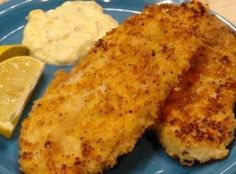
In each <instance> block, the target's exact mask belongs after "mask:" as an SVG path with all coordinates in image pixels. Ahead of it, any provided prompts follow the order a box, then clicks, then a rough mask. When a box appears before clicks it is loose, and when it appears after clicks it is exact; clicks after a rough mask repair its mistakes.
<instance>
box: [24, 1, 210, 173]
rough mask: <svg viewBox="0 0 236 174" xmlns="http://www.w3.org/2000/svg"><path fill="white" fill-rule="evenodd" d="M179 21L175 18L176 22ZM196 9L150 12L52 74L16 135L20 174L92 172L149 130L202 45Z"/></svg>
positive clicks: (202, 13) (201, 13)
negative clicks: (68, 68) (67, 68)
mask: <svg viewBox="0 0 236 174" xmlns="http://www.w3.org/2000/svg"><path fill="white" fill-rule="evenodd" d="M180 15H181V18H179V16H180ZM206 17H207V10H206V9H205V8H203V6H202V5H201V4H198V3H196V7H194V6H193V5H192V4H189V5H182V6H175V5H162V6H157V5H152V6H148V7H146V8H145V10H144V12H143V13H142V14H140V15H136V16H133V17H130V18H129V19H127V20H126V21H125V22H124V24H122V25H121V26H119V27H118V28H116V29H114V30H112V31H111V32H109V33H108V34H107V35H106V36H105V37H104V38H103V39H101V40H99V41H98V42H97V44H96V46H95V47H94V48H93V49H92V50H91V51H90V52H89V54H88V55H87V56H86V57H85V58H84V59H83V60H82V61H81V63H80V64H78V65H76V66H75V67H74V68H73V69H72V71H71V72H69V73H64V72H60V73H57V75H56V77H55V79H54V80H53V82H52V84H51V85H50V86H49V88H48V89H47V91H46V93H45V94H44V96H43V97H42V98H41V99H39V100H38V101H37V102H36V103H35V104H34V106H33V110H32V112H31V113H30V114H29V117H28V118H27V119H25V120H24V122H23V124H22V128H21V133H20V160H19V163H20V166H21V170H22V171H23V172H24V173H34V174H41V173H44V174H50V173H66V174H70V173H77V174H83V173H100V172H102V171H103V169H105V168H109V167H112V166H114V165H115V164H116V159H117V157H118V156H120V155H123V154H126V153H128V152H130V151H131V150H132V149H133V147H134V145H135V144H136V142H137V141H138V139H139V138H140V136H141V135H142V134H143V133H144V131H145V130H146V129H147V128H148V127H149V126H150V125H152V124H154V122H155V119H156V117H157V113H159V106H161V105H162V103H163V101H164V100H165V98H166V96H167V95H168V94H169V92H170V90H171V89H172V87H173V86H175V85H176V83H177V81H178V79H179V77H180V76H181V75H182V73H183V72H184V71H186V70H187V69H188V68H189V61H190V60H191V59H193V58H194V57H195V56H194V55H195V54H196V52H197V50H198V47H199V46H200V45H201V42H202V39H201V38H202V33H204V30H205V26H207V25H208V23H207V22H206V20H204V19H205V18H206Z"/></svg>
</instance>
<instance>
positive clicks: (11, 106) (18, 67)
mask: <svg viewBox="0 0 236 174" xmlns="http://www.w3.org/2000/svg"><path fill="white" fill-rule="evenodd" d="M43 69H44V63H42V62H41V61H39V60H37V59H34V58H31V57H29V56H19V57H14V58H10V59H8V60H6V61H3V62H1V63H0V134H2V135H4V136H6V137H8V138H10V137H11V135H12V133H13V130H14V128H15V126H16V124H17V122H18V120H19V117H20V115H21V113H22V111H23V109H24V106H25V104H26V102H27V99H28V98H29V95H30V94H31V92H32V91H33V89H34V88H35V86H36V84H37V82H38V80H39V78H40V76H41V74H42V72H43Z"/></svg>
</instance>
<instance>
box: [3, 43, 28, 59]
mask: <svg viewBox="0 0 236 174" xmlns="http://www.w3.org/2000/svg"><path fill="white" fill-rule="evenodd" d="M23 55H29V49H28V48H27V47H25V46H23V45H1V46H0V62H2V61H4V60H6V59H8V58H11V57H15V56H23Z"/></svg>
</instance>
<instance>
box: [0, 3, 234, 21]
mask: <svg viewBox="0 0 236 174" xmlns="http://www.w3.org/2000/svg"><path fill="white" fill-rule="evenodd" d="M6 1H7V0H0V4H1V3H4V2H6ZM202 1H205V2H207V3H208V4H209V6H210V8H211V9H212V10H214V11H216V12H218V13H219V14H221V15H222V16H224V17H225V18H226V19H228V20H229V21H231V22H232V23H233V24H236V12H235V11H236V0H202Z"/></svg>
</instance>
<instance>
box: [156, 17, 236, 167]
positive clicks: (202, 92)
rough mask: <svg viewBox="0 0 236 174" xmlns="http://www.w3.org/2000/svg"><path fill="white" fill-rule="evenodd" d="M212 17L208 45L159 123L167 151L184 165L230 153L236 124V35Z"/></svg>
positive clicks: (192, 66)
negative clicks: (235, 109)
mask: <svg viewBox="0 0 236 174" xmlns="http://www.w3.org/2000/svg"><path fill="white" fill-rule="evenodd" d="M207 20H208V21H209V22H208V23H209V26H207V32H206V33H205V34H204V36H203V37H202V39H203V45H202V47H200V48H199V50H198V52H197V54H196V58H195V59H194V61H193V62H192V65H191V68H190V69H189V70H188V71H187V72H186V73H184V75H183V76H182V77H181V81H180V83H179V84H178V85H177V86H176V87H175V88H174V89H173V91H172V92H171V94H170V96H168V98H167V100H166V102H165V104H164V106H163V108H162V111H161V114H162V115H161V117H160V118H161V120H159V121H158V123H157V127H158V129H157V134H158V135H159V139H160V142H161V143H162V145H163V147H164V148H165V150H166V152H167V153H168V154H169V155H170V156H173V157H177V158H179V159H180V162H181V163H182V164H184V165H192V164H194V162H195V161H199V162H200V163H203V162H206V161H209V160H213V159H222V158H224V157H226V156H227V154H228V153H229V150H228V149H227V146H228V145H229V143H230V142H231V141H232V140H233V138H234V131H235V126H236V120H235V117H234V112H233V108H234V103H235V100H236V34H235V33H233V32H232V31H231V30H230V29H228V27H226V26H225V25H224V24H222V23H221V22H220V21H219V20H218V19H216V17H213V16H210V15H209V17H208V19H207Z"/></svg>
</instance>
